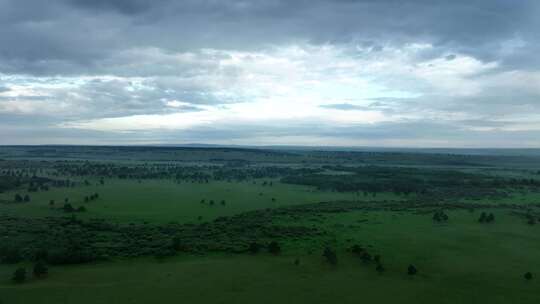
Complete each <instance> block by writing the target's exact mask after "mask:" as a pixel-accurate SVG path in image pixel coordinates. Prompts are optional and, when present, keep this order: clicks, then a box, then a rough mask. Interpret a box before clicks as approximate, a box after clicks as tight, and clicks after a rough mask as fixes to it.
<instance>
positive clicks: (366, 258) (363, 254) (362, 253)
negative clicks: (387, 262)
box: [350, 245, 386, 273]
mask: <svg viewBox="0 0 540 304" xmlns="http://www.w3.org/2000/svg"><path fill="white" fill-rule="evenodd" d="M350 250H351V252H352V253H353V254H355V255H357V256H359V257H360V259H361V260H362V262H364V263H366V264H367V263H370V262H371V261H374V262H375V265H376V267H375V270H377V272H379V273H382V272H384V271H385V270H386V269H385V268H384V266H383V264H382V261H381V256H380V255H379V254H375V255H372V254H370V253H369V252H368V251H367V250H366V249H365V248H363V247H362V246H360V245H353V246H352V247H351V248H350Z"/></svg>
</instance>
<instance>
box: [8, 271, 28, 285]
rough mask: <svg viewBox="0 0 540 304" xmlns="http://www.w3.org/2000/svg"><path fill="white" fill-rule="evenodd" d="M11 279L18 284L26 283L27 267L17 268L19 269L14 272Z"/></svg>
mask: <svg viewBox="0 0 540 304" xmlns="http://www.w3.org/2000/svg"><path fill="white" fill-rule="evenodd" d="M11 280H12V281H13V282H15V283H18V284H20V283H24V281H26V269H24V268H22V267H20V268H17V270H15V272H14V273H13V276H12V278H11Z"/></svg>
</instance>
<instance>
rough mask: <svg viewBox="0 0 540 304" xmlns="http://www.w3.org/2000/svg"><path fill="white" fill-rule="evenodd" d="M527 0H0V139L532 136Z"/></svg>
mask: <svg viewBox="0 0 540 304" xmlns="http://www.w3.org/2000/svg"><path fill="white" fill-rule="evenodd" d="M538 16H540V1H536V0H515V1H509V0H463V1H459V0H456V1H446V0H445V1H439V0H416V1H406V0H358V1H353V0H332V1H331V0H309V1H308V0H229V1H219V0H184V1H182V0H177V1H173V0H152V1H150V0H148V1H145V0H86V1H85V0H56V1H40V0H35V1H33V0H26V1H21V0H0V144H87V145H141V144H186V143H207V144H225V145H232V144H234V145H307V146H371V147H374V146H381V147H449V148H452V147H474V148H479V147H490V148H497V147H500V148H505V147H516V148H527V147H540V55H539V54H540V18H538Z"/></svg>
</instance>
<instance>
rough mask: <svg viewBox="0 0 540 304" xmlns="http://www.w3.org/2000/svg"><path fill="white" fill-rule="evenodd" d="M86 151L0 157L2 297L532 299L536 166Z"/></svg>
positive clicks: (539, 244) (439, 159) (431, 158)
mask: <svg viewBox="0 0 540 304" xmlns="http://www.w3.org/2000/svg"><path fill="white" fill-rule="evenodd" d="M47 149H48V148H47ZM100 149H101V150H103V155H106V154H111V155H114V157H112V158H107V157H105V156H100V157H96V158H97V159H88V160H84V159H83V156H84V155H86V154H85V153H89V152H85V150H84V148H83V147H77V148H68V149H67V152H66V155H67V156H68V157H62V155H63V154H62V148H59V147H57V148H55V150H54V153H53V152H51V151H49V150H46V151H40V148H39V147H34V148H32V151H26V150H25V148H20V147H19V148H9V149H5V150H3V152H2V153H3V156H2V157H3V158H4V160H3V161H0V164H1V167H0V174H1V176H0V178H1V182H2V183H0V190H1V193H0V233H1V234H0V261H1V262H2V263H1V264H0V303H2V304H7V303H119V302H121V303H149V302H152V303H170V302H174V301H178V299H182V300H183V301H186V302H189V303H251V302H254V301H255V302H260V303H276V302H282V303H329V302H336V303H358V302H361V301H367V302H378V303H395V302H400V303H433V302H436V303H484V302H489V303H509V302H516V303H538V301H540V293H539V292H538V290H539V287H540V285H539V284H540V281H539V279H538V278H537V275H538V274H539V273H540V258H539V257H540V225H539V224H537V222H538V221H539V220H540V174H539V171H538V169H537V166H538V164H537V163H536V162H530V164H529V166H528V169H524V167H522V166H521V165H520V166H518V167H519V168H517V167H516V168H514V167H512V166H509V164H511V163H516V157H517V156H510V157H509V158H505V157H504V156H500V155H497V156H496V157H495V158H492V156H474V155H473V156H471V155H468V156H467V161H468V162H470V164H471V165H466V164H464V163H463V162H459V164H455V165H449V164H450V163H451V162H453V161H455V160H456V159H459V158H460V157H459V156H453V155H452V156H447V159H446V161H445V156H444V155H427V156H426V155H423V154H421V155H418V154H413V155H408V154H404V157H403V159H405V160H407V162H410V160H411V159H413V160H415V161H419V160H421V159H422V157H424V158H425V160H426V166H419V165H412V166H411V165H410V164H407V165H405V164H404V163H403V161H402V160H400V158H399V157H396V155H395V154H394V153H390V154H388V155H387V154H385V153H378V154H376V157H375V156H373V155H370V156H368V157H366V158H365V159H363V158H362V156H366V155H367V154H365V153H361V152H358V154H355V153H353V152H350V153H348V156H347V161H343V153H341V152H340V153H338V152H324V151H318V152H309V151H300V152H298V151H279V152H275V151H251V150H249V151H244V152H243V151H240V150H234V152H232V153H234V159H232V158H228V156H227V155H229V154H228V153H231V152H223V151H218V150H212V149H208V150H209V151H204V153H203V154H201V155H199V156H193V155H192V156H190V157H189V162H182V159H181V158H182V157H184V154H182V153H184V152H185V151H184V150H182V149H180V152H178V151H176V150H175V149H174V148H167V149H164V150H159V149H158V151H157V152H156V153H157V155H153V154H152V153H153V150H152V149H150V152H149V151H146V150H145V151H144V152H143V153H142V152H141V151H139V150H138V149H134V150H129V149H128V148H122V149H113V148H111V149H113V150H110V151H108V150H107V148H106V147H103V148H100ZM74 150H75V151H77V155H78V157H77V158H78V159H77V160H73V159H72V157H73V155H72V153H74V152H73V151H74ZM14 151H15V152H16V153H15V152H14ZM91 151H92V150H91ZM107 152H108V153H107ZM177 152H178V153H177ZM191 152H193V151H191ZM115 153H116V154H115ZM243 153H244V154H243ZM325 153H326V154H325ZM28 155H40V156H43V155H45V156H47V157H46V158H40V159H35V158H34V157H28ZM66 155H64V156H66ZM81 155H82V156H81ZM171 155H174V157H172V158H170V156H171ZM209 155H210V157H209ZM250 155H251V156H250ZM253 155H256V157H254V156H253ZM276 155H288V158H289V159H288V160H287V161H284V160H282V161H279V162H278V161H277V160H276ZM309 155H311V156H309ZM313 155H315V156H313ZM25 156H26V158H25ZM157 157H159V158H161V159H160V160H155V159H154V160H152V161H149V160H148V159H149V158H157ZM243 157H244V158H245V160H243V161H241V160H240V159H239V158H243ZM265 157H266V158H265ZM528 157H533V156H528ZM210 158H212V159H210ZM310 158H311V160H309V159H310ZM375 158H376V159H378V162H383V163H384V166H380V165H374V164H373V163H372V162H373V160H374V159H375ZM486 160H489V161H486ZM434 162H436V163H437V164H436V163H434ZM479 162H483V163H484V165H483V166H482V167H481V168H479V166H477V165H476V164H477V163H479ZM524 162H525V160H519V161H517V163H519V164H523V163H524ZM442 163H444V165H442ZM525 167H527V166H525ZM96 194H98V195H96ZM26 196H28V200H27V199H26ZM66 199H67V200H66ZM51 201H53V202H54V203H52V204H51ZM81 207H84V208H81ZM323 253H326V254H325V255H324V256H323ZM36 263H44V264H45V265H46V266H47V268H48V274H47V275H41V276H38V277H35V276H33V275H32V269H33V267H34V266H35V265H36ZM411 266H413V267H414V269H415V271H414V273H410V269H409V268H410V267H411ZM18 268H25V269H26V272H27V273H26V278H25V280H24V282H20V283H15V282H13V281H12V277H13V274H14V271H15V270H16V269H18ZM528 272H530V273H531V278H530V279H526V278H525V274H526V273H528Z"/></svg>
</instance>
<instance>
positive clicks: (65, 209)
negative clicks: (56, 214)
mask: <svg viewBox="0 0 540 304" xmlns="http://www.w3.org/2000/svg"><path fill="white" fill-rule="evenodd" d="M63 209H64V211H65V212H73V211H75V209H74V208H73V206H71V204H70V203H66V204H64V208H63Z"/></svg>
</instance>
